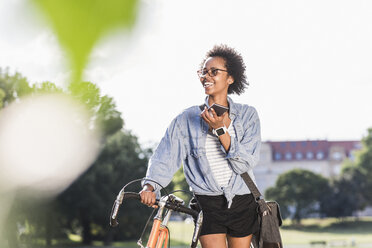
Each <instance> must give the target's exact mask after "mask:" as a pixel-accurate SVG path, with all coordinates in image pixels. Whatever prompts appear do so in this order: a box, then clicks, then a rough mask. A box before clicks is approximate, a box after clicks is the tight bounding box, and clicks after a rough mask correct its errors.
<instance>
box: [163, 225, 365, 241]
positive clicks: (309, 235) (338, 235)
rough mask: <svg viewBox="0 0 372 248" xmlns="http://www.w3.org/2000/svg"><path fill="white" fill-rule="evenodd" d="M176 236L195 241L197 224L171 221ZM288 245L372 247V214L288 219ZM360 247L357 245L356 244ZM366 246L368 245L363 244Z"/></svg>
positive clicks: (285, 231) (285, 228)
mask: <svg viewBox="0 0 372 248" xmlns="http://www.w3.org/2000/svg"><path fill="white" fill-rule="evenodd" d="M169 226H170V232H171V238H172V240H178V241H183V242H185V243H189V242H190V241H191V236H192V230H193V224H192V223H184V222H171V223H170V225H169ZM281 234H282V239H283V243H284V245H291V247H295V245H296V244H299V245H301V244H306V245H309V244H310V243H311V242H317V241H325V242H326V243H327V244H329V245H330V246H332V245H333V246H334V247H336V246H337V245H339V246H342V245H347V246H351V244H352V243H353V242H354V243H355V244H356V245H361V246H363V245H365V244H371V246H370V247H372V218H361V219H359V220H356V219H354V218H349V219H345V220H343V221H340V220H338V219H331V218H327V219H305V220H303V221H302V223H301V226H293V225H291V224H290V223H289V221H285V222H284V224H283V226H282V227H281ZM354 247H357V246H354ZM363 247H365V246H363Z"/></svg>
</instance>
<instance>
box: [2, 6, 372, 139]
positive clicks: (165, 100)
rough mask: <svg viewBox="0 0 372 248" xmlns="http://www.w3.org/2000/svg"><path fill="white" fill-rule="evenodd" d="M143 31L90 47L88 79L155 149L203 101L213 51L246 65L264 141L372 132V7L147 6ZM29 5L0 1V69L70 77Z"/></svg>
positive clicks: (249, 96) (249, 95)
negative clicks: (224, 51)
mask: <svg viewBox="0 0 372 248" xmlns="http://www.w3.org/2000/svg"><path fill="white" fill-rule="evenodd" d="M140 3H141V9H140V13H139V15H138V18H137V24H136V26H135V27H134V29H133V31H132V32H131V33H130V34H129V35H128V34H125V33H120V32H117V33H115V34H113V35H112V36H107V37H105V38H104V39H103V40H102V41H101V42H100V43H99V44H98V45H97V46H96V48H95V50H94V52H93V54H92V59H91V62H90V64H89V66H88V68H87V70H86V72H85V76H84V78H85V80H89V81H91V82H93V83H96V84H98V85H99V87H100V88H101V90H102V92H103V93H104V94H107V95H109V96H111V97H113V98H114V99H115V101H116V104H117V107H118V110H119V111H121V112H122V116H123V118H124V121H125V128H127V129H130V130H132V132H133V133H134V134H135V135H137V136H138V137H139V140H140V142H141V143H143V144H144V143H147V142H155V143H156V142H158V141H160V139H161V137H162V136H163V134H164V132H165V130H166V128H167V126H168V125H169V123H170V122H171V120H172V119H173V118H174V117H175V116H176V115H177V114H178V113H180V112H181V111H182V110H183V109H185V108H187V107H189V106H192V105H199V104H201V103H203V101H204V97H205V95H204V89H203V88H202V86H201V84H200V83H199V80H198V77H197V75H196V70H197V69H198V65H199V63H200V62H201V60H202V59H203V57H204V55H205V53H206V52H207V51H208V49H210V48H212V46H213V45H214V44H220V43H225V44H227V45H230V46H232V47H234V48H236V49H237V50H238V51H239V52H241V54H242V55H243V57H244V60H245V63H246V66H247V77H248V80H249V82H250V86H249V87H248V89H247V90H246V92H245V93H244V94H242V95H241V96H236V95H232V96H231V97H232V98H233V100H234V101H236V102H240V103H245V104H249V105H252V106H254V107H255V108H256V109H257V111H258V113H259V116H260V119H261V133H262V139H263V140H303V139H328V140H349V139H352V140H358V139H361V138H362V137H363V136H364V135H365V134H366V130H367V128H368V127H372V97H371V96H372V1H369V0H365V1H357V0H350V1H346V0H332V1H327V0H313V1H303V0H284V1H274V0H273V1H266V0H264V1H250V0H249V1H247V0H242V1H216V0H203V1H200V0H195V1H194V0H193V1H191V0H188V1H175V0H142V1H141V2H140ZM30 9H31V7H30V6H29V5H27V4H26V1H25V0H2V1H0V67H2V68H5V67H9V68H10V70H11V71H15V70H17V71H19V72H20V73H22V74H23V75H24V76H26V77H27V78H28V79H29V81H30V82H31V83H34V82H42V81H46V80H48V81H52V82H56V83H57V84H60V85H62V84H63V83H64V82H65V81H66V80H67V79H68V75H69V68H68V66H67V65H66V59H65V58H64V57H65V54H64V53H63V50H62V49H61V47H60V46H59V44H58V41H57V39H56V37H55V36H54V35H53V32H52V31H51V30H50V29H49V28H48V27H47V26H46V25H45V24H44V23H43V22H42V21H41V19H39V18H37V16H35V14H34V12H33V11H30Z"/></svg>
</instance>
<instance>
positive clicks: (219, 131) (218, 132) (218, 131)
mask: <svg viewBox="0 0 372 248" xmlns="http://www.w3.org/2000/svg"><path fill="white" fill-rule="evenodd" d="M226 132H227V128H226V127H225V126H223V127H219V128H217V129H213V130H212V133H213V134H214V135H216V136H221V135H223V134H225V133H226Z"/></svg>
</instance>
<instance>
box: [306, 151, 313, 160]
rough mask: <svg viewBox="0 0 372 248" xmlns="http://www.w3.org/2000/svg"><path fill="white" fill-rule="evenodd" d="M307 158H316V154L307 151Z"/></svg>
mask: <svg viewBox="0 0 372 248" xmlns="http://www.w3.org/2000/svg"><path fill="white" fill-rule="evenodd" d="M306 158H307V159H313V158H314V154H313V153H312V152H307V153H306Z"/></svg>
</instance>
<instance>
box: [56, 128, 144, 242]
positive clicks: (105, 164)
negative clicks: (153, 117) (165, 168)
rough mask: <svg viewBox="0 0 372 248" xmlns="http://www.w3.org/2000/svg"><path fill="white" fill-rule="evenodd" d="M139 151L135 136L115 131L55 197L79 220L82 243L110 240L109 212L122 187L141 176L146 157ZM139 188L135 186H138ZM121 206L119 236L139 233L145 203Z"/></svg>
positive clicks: (68, 213)
mask: <svg viewBox="0 0 372 248" xmlns="http://www.w3.org/2000/svg"><path fill="white" fill-rule="evenodd" d="M141 154H143V153H142V150H141V148H140V146H139V144H138V141H137V138H136V137H135V136H133V135H132V134H131V133H130V132H128V131H119V132H117V133H115V135H113V136H110V137H109V138H108V139H107V143H106V144H105V146H104V148H103V150H102V152H101V154H100V156H99V157H98V159H97V160H96V162H95V163H94V164H93V165H92V167H90V168H89V170H88V171H87V172H86V173H84V174H83V175H82V176H81V177H80V178H79V179H78V180H77V181H75V183H73V184H72V185H71V186H70V187H69V188H68V189H67V190H66V191H65V192H63V193H62V194H61V195H60V196H59V197H58V198H59V201H60V203H61V204H62V206H64V207H63V209H65V211H66V214H67V215H69V216H70V219H76V220H78V221H79V223H80V224H81V226H82V227H83V233H82V236H83V243H84V244H90V243H91V242H92V240H93V239H94V238H103V237H106V238H107V241H108V243H109V241H111V240H112V238H114V237H115V232H111V231H109V229H108V220H109V213H110V210H111V207H112V204H113V202H114V200H115V198H116V195H117V193H118V192H119V191H120V189H121V187H122V186H123V185H124V184H126V183H128V182H129V181H131V180H134V179H138V178H141V177H143V176H144V174H145V172H146V168H147V161H148V158H147V157H146V156H141ZM138 185H139V184H138ZM139 188H140V187H139V186H138V188H137V190H138V189H139ZM124 205H125V206H124ZM128 206H129V207H128ZM123 209H125V213H126V214H121V217H120V219H119V222H120V224H121V225H120V226H119V227H120V228H121V229H123V228H124V227H125V226H126V227H127V228H126V229H125V230H122V232H121V233H120V234H121V237H122V238H124V239H133V238H135V237H138V234H139V233H140V231H141V229H140V228H141V227H142V226H141V223H142V224H143V223H145V220H146V218H147V216H148V214H146V213H148V212H146V211H148V209H147V207H145V208H144V206H143V207H142V208H141V204H140V203H139V202H137V203H136V204H135V203H124V204H123ZM144 213H145V214H144ZM129 226H130V228H128V227H129ZM93 227H95V230H93V229H94V228H93ZM93 231H94V232H93ZM93 233H94V234H95V235H93Z"/></svg>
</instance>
